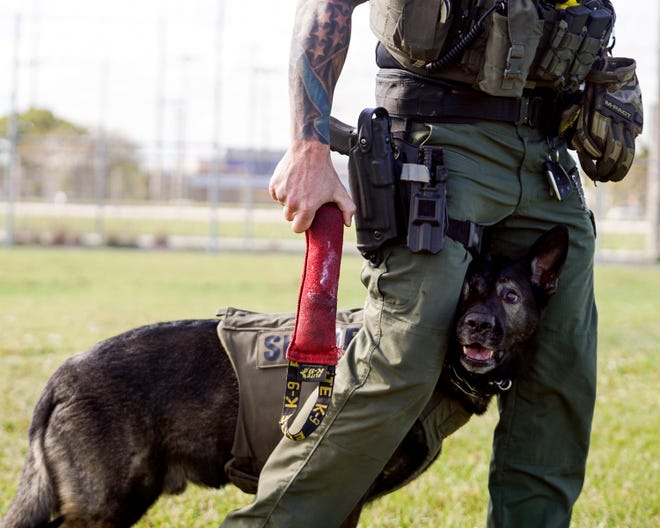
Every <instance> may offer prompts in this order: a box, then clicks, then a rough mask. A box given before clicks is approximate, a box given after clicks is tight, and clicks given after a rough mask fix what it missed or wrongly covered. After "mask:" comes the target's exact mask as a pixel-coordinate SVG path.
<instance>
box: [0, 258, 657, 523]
mask: <svg viewBox="0 0 660 528" xmlns="http://www.w3.org/2000/svg"><path fill="white" fill-rule="evenodd" d="M360 265H361V261H360V260H359V259H358V258H357V257H347V258H345V259H344V261H343V264H342V281H341V285H340V296H339V304H340V306H341V307H353V306H359V305H360V304H361V303H362V297H363V292H362V287H361V285H360V284H359V280H358V276H359V268H360ZM301 266H302V255H281V254H278V255H263V254H262V255H256V254H217V255H212V254H205V253H183V252H137V251H127V250H87V251H84V250H77V249H32V248H15V249H11V250H8V249H0V308H1V310H0V365H2V368H0V512H4V511H5V510H6V508H7V505H8V502H9V500H10V498H11V496H12V495H13V493H14V490H15V487H16V484H17V482H18V478H19V474H20V470H21V466H22V459H23V456H24V454H25V450H26V445H27V442H26V432H27V427H28V425H29V419H30V415H31V412H32V407H33V406H34V403H35V401H36V399H37V397H38V395H39V393H40V391H41V389H42V387H43V386H44V384H45V382H46V380H47V378H48V376H49V375H50V374H51V373H52V372H53V370H54V369H55V368H56V367H57V366H58V365H59V364H60V363H61V362H62V361H63V360H64V358H66V357H68V356H69V355H72V354H74V353H76V352H79V351H82V350H84V349H85V348H87V347H88V346H90V345H91V344H93V343H95V342H97V341H99V340H101V339H104V338H106V337H109V336H111V335H113V334H116V333H118V332H121V331H123V330H126V329H128V328H130V327H133V326H137V325H140V324H144V323H150V322H154V321H157V320H165V319H175V318H191V317H212V316H213V314H214V312H215V310H216V309H217V308H222V307H225V306H237V307H243V308H247V309H251V310H259V311H293V310H294V309H295V304H296V297H297V289H298V282H299V278H300V272H301ZM597 290H598V291H597V295H598V300H599V312H600V320H601V331H600V360H599V368H600V372H599V375H600V378H599V387H600V396H599V402H598V406H597V412H596V418H595V422H594V431H593V446H592V451H591V457H590V461H589V468H588V475H587V482H586V484H585V489H584V492H583V493H582V496H581V498H580V501H579V502H578V504H577V506H576V510H575V514H574V523H573V526H575V527H578V528H596V527H598V528H606V527H611V528H627V527H630V528H652V527H656V526H660V511H659V510H660V508H659V504H660V494H659V493H658V484H660V479H659V477H658V475H660V468H659V467H658V466H659V465H660V462H659V461H660V442H659V441H658V434H659V431H660V408H659V407H660V405H659V399H658V392H657V387H658V385H659V382H660V367H658V364H657V356H658V343H659V342H660V325H658V324H657V316H658V313H660V296H659V292H660V267H657V266H656V267H635V268H634V267H620V266H616V267H614V266H601V267H599V268H598V269H597ZM495 420H496V416H495V411H494V410H491V411H489V413H488V414H487V415H486V416H485V417H483V418H481V419H475V420H472V421H471V422H470V423H469V424H468V425H467V426H466V427H464V428H463V429H461V430H460V431H458V432H457V433H456V434H455V435H454V436H452V437H451V438H450V439H448V441H447V442H446V444H445V447H444V452H443V455H442V457H441V459H440V460H439V461H438V462H437V463H436V464H435V465H434V466H433V467H432V469H431V470H429V471H428V472H427V473H426V474H424V475H423V476H422V477H420V478H419V479H417V480H416V481H415V482H413V483H412V484H411V485H409V486H407V487H406V488H404V489H402V490H400V491H398V492H396V493H394V494H392V495H390V496H388V497H385V498H384V499H382V500H379V501H378V502H377V503H376V504H374V505H373V506H371V507H369V508H368V509H367V511H366V512H365V513H364V514H363V518H362V524H361V526H364V527H402V526H415V527H420V526H421V527H429V528H430V527H433V528H437V527H438V526H443V527H451V528H453V527H456V528H458V527H460V528H470V527H481V526H484V525H485V523H484V519H485V512H486V507H487V489H486V480H487V470H488V460H489V452H490V437H491V430H492V428H493V426H494V423H495ZM249 500H251V497H249V496H247V495H244V494H242V493H240V492H238V491H237V490H236V489H235V488H232V487H228V488H226V489H223V490H202V489H199V488H194V487H191V488H190V489H189V490H188V491H187V492H186V493H185V494H184V495H182V496H178V497H168V498H163V499H161V501H159V503H158V504H157V505H156V506H155V507H154V508H153V509H152V510H151V511H150V512H149V514H148V515H147V517H146V518H145V519H144V520H143V521H142V522H141V523H140V525H139V526H141V527H160V528H164V527H176V528H180V527H197V526H199V527H201V526H205V527H206V526H214V525H218V524H219V522H220V521H221V519H222V518H223V516H224V515H225V513H226V512H227V511H228V510H230V509H233V508H235V507H237V506H240V505H242V504H245V503H246V502H248V501H249Z"/></svg>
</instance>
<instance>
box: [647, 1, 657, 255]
mask: <svg viewBox="0 0 660 528" xmlns="http://www.w3.org/2000/svg"><path fill="white" fill-rule="evenodd" d="M657 24H658V28H659V29H660V12H659V13H658V21H657ZM656 38H657V39H658V40H657V42H656V46H657V50H656V57H657V63H656V72H655V75H656V81H657V92H656V102H655V108H654V112H653V114H652V115H653V121H652V126H653V131H652V134H651V148H650V152H649V154H650V159H649V165H648V169H647V174H646V178H647V180H646V181H647V193H646V216H647V218H648V222H649V234H648V240H647V249H648V253H649V255H650V257H651V259H652V260H654V261H657V260H658V259H660V226H659V225H658V224H660V212H659V211H660V31H659V32H658V37H656Z"/></svg>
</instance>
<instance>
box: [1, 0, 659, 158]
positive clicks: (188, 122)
mask: <svg viewBox="0 0 660 528" xmlns="http://www.w3.org/2000/svg"><path fill="white" fill-rule="evenodd" d="M295 3H296V2H295V0H280V1H273V0H252V1H249V0H245V1H244V0H240V1H239V0H234V1H229V0H225V1H224V2H223V1H222V0H187V1H186V2H181V1H173V0H137V1H136V0H114V1H112V2H99V1H98V0H0V79H2V81H3V82H2V83H0V114H2V115H5V114H7V112H8V111H9V107H10V100H11V87H12V83H13V80H14V78H16V81H17V87H18V90H17V102H18V108H19V111H22V110H24V109H26V108H28V107H29V106H39V107H47V108H50V109H52V110H53V111H55V112H56V113H57V114H58V115H60V116H61V117H64V118H66V119H70V120H73V121H76V122H80V123H82V124H85V125H87V126H89V127H91V128H93V127H96V126H98V125H99V123H101V124H103V126H104V127H105V128H108V129H112V130H117V131H120V132H122V133H123V134H125V135H127V136H128V137H130V138H132V139H134V140H136V141H138V142H141V143H144V144H145V145H153V144H155V142H156V141H158V140H162V141H165V142H170V143H173V142H177V141H185V142H186V143H187V144H189V145H190V148H191V151H200V152H203V151H206V150H208V149H209V148H210V145H211V144H212V142H213V139H214V137H215V132H214V130H216V129H217V130H218V136H219V138H220V143H221V144H222V145H224V146H246V145H252V146H255V147H277V148H279V147H284V146H285V145H286V144H287V140H288V127H289V116H288V100H287V78H286V76H287V61H288V49H289V41H290V35H291V28H292V24H293V11H294V7H295ZM222 6H224V7H223V9H222V12H220V9H221V7H222ZM615 7H616V8H617V14H618V22H617V46H616V48H615V54H616V55H622V56H633V57H635V58H636V59H637V61H638V64H639V77H640V81H641V82H642V86H643V91H644V102H645V106H646V109H647V123H650V119H649V117H650V109H651V106H652V105H654V103H655V101H656V99H657V84H656V77H657V74H656V69H657V60H658V59H657V56H658V51H657V50H658V48H659V45H658V39H659V37H658V28H659V27H660V23H659V22H658V5H657V2H649V1H648V0H618V1H615ZM17 14H20V35H19V38H18V39H16V38H15V19H16V18H15V15H17ZM16 43H18V59H19V60H18V68H17V69H14V67H13V64H14V63H13V59H14V50H15V44H16ZM374 43H375V41H374V39H373V37H372V35H371V33H370V31H369V29H368V7H367V6H366V5H363V6H360V7H358V8H357V10H356V13H355V16H354V31H353V40H352V45H351V50H350V55H349V60H348V62H347V65H346V67H345V70H344V72H343V75H342V78H341V81H340V85H339V87H338V90H337V93H336V96H335V106H334V110H333V113H334V114H335V115H337V116H338V117H340V118H342V119H344V120H347V121H355V119H356V117H357V115H358V113H359V111H360V110H361V109H362V108H363V107H366V106H369V105H372V104H373V83H372V78H373V75H374V73H375V67H374V65H373V48H374ZM218 49H219V50H220V53H217V50H218ZM15 71H17V72H18V76H17V77H16V76H15V75H14V72H15ZM216 78H219V79H220V84H219V85H218V86H219V88H216V82H215V80H216ZM215 103H218V104H219V111H218V112H217V115H218V116H219V119H218V120H217V121H216V120H214V116H215V115H216V112H215V108H216V107H215V106H214V105H215ZM216 123H217V124H216ZM648 131H650V126H647V133H646V134H645V135H644V138H648V136H649V134H648Z"/></svg>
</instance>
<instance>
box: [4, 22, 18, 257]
mask: <svg viewBox="0 0 660 528" xmlns="http://www.w3.org/2000/svg"><path fill="white" fill-rule="evenodd" d="M20 40H21V15H16V18H15V19H14V63H13V67H12V70H13V79H12V84H11V102H10V105H9V108H10V111H11V116H10V119H9V163H8V166H7V227H6V237H5V243H6V245H7V246H9V247H11V246H13V245H14V201H15V199H16V197H15V196H14V194H15V189H16V185H15V184H16V175H17V172H18V156H17V143H18V108H17V101H16V100H17V96H18V95H17V94H18V55H19V48H20Z"/></svg>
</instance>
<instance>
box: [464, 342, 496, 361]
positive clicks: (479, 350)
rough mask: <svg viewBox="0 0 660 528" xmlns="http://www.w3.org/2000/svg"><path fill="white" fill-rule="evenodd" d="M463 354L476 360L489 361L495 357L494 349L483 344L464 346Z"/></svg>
mask: <svg viewBox="0 0 660 528" xmlns="http://www.w3.org/2000/svg"><path fill="white" fill-rule="evenodd" d="M463 354H465V355H466V356H467V357H469V358H470V359H473V360H475V361H488V360H489V359H492V357H493V350H492V349H490V348H484V347H482V346H481V345H478V344H475V345H465V346H464V347H463Z"/></svg>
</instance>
